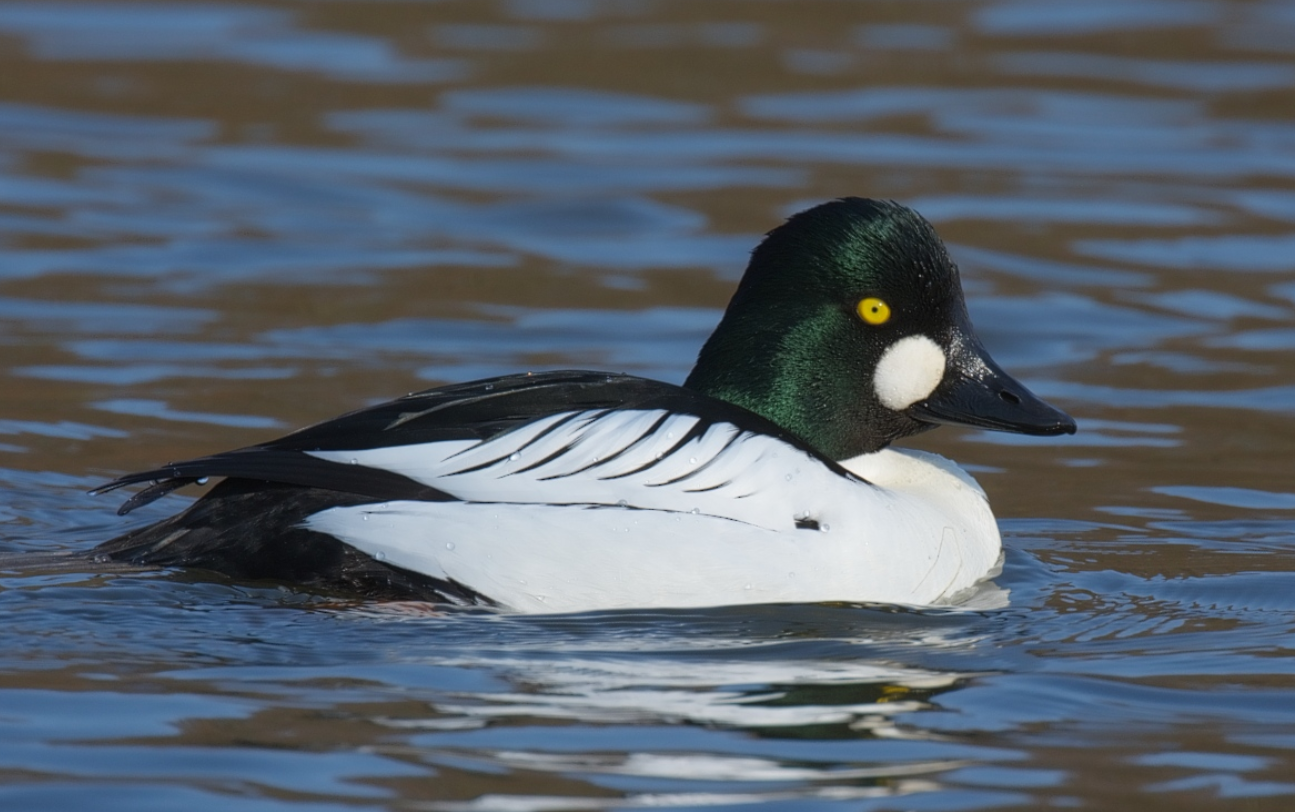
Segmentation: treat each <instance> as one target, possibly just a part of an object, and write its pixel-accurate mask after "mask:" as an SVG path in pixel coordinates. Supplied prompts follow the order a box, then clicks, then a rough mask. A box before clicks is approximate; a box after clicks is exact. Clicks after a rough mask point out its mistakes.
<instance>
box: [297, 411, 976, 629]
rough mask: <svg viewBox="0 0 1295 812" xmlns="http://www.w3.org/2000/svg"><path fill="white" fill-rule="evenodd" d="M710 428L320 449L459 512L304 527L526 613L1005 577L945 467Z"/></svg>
mask: <svg viewBox="0 0 1295 812" xmlns="http://www.w3.org/2000/svg"><path fill="white" fill-rule="evenodd" d="M700 425H701V424H700V423H699V420H698V418H696V417H692V416H688V415H673V414H668V413H666V412H662V411H613V412H601V411H595V412H580V413H567V414H563V415H553V416H550V417H546V418H544V419H542V420H539V421H536V422H535V423H532V424H529V425H527V426H525V427H523V428H522V429H519V430H517V431H513V432H509V433H507V434H503V435H499V436H497V437H494V438H491V439H490V440H486V441H476V440H462V441H451V442H441V443H427V444H422V445H412V446H397V447H390V448H382V449H373V450H364V451H341V452H315V456H318V457H321V458H324V459H329V460H334V461H341V462H350V461H352V460H354V461H355V463H356V464H359V465H368V466H372V467H376V468H383V469H386V470H390V471H396V472H399V473H401V474H404V475H406V476H409V477H411V478H413V479H415V480H418V481H419V482H422V483H424V484H427V485H430V486H432V487H435V488H437V489H439V490H441V491H443V492H446V493H449V494H451V495H453V496H455V497H457V498H459V499H462V500H464V501H463V502H415V501H401V502H389V503H383V504H374V505H361V506H356V507H346V508H333V509H330V510H327V511H323V512H321V513H318V514H316V515H314V516H312V517H310V518H309V519H308V520H307V522H306V526H308V527H310V528H311V529H314V530H318V531H321V532H325V533H329V534H331V535H333V536H336V537H337V538H339V539H341V540H342V541H345V542H346V543H348V544H351V545H352V546H354V547H356V548H358V549H360V550H362V551H364V552H365V553H368V554H370V555H373V556H375V557H377V558H380V559H382V560H386V561H389V562H390V563H393V564H395V565H397V566H401V567H404V568H406V569H411V570H415V571H418V572H422V573H425V574H428V575H431V576H434V577H438V578H451V579H453V580H455V581H457V582H458V583H461V584H463V585H465V586H468V587H470V588H471V589H473V590H475V591H477V592H479V593H481V594H483V595H486V596H488V597H490V598H492V599H494V600H495V601H497V602H499V603H501V604H503V605H504V606H507V607H511V608H513V609H517V610H521V611H531V612H565V611H583V610H591V609H608V608H622V607H687V606H710V605H722V604H743V603H766V602H784V601H786V602H813V601H830V600H840V601H869V602H882V603H901V604H916V605H929V604H936V603H944V602H950V601H952V600H954V599H956V598H957V597H958V596H959V594H961V593H965V592H967V591H968V590H969V589H970V588H971V587H973V586H974V585H975V584H976V583H977V582H979V581H981V580H983V579H984V578H986V577H989V576H990V575H992V574H993V572H994V570H995V568H996V566H997V562H998V559H999V554H1000V542H999V536H998V529H997V526H996V524H995V522H994V519H993V516H992V514H991V513H990V511H989V507H988V504H987V503H986V501H985V498H984V494H983V492H981V491H980V489H979V488H978V487H977V486H976V484H975V482H974V481H972V480H971V478H970V477H969V476H967V475H966V474H965V473H964V472H962V471H961V470H960V469H958V468H957V467H956V466H954V465H953V464H952V463H949V462H948V461H947V460H943V459H941V458H939V457H936V456H934V455H930V454H921V453H919V452H898V451H882V452H879V453H878V454H872V455H868V456H867V457H860V458H856V459H854V460H850V461H848V462H847V463H844V466H845V467H846V468H847V469H848V470H850V471H852V472H854V473H856V474H858V475H859V476H861V477H863V478H865V479H867V480H869V481H868V482H865V481H862V480H861V479H856V478H854V477H850V476H844V475H842V474H840V473H838V472H836V471H833V470H831V469H829V468H828V467H827V466H825V465H823V464H822V463H820V462H819V461H817V460H816V459H815V458H814V457H812V456H811V455H809V454H808V453H806V452H804V451H802V450H800V449H798V448H796V447H794V446H791V445H789V444H787V443H784V442H782V441H780V440H778V439H776V438H773V437H770V436H767V435H761V434H753V433H750V432H745V431H742V430H741V429H738V428H737V427H736V426H733V425H731V424H728V423H716V424H712V425H709V426H705V427H704V430H696V431H694V429H698V427H699V426H700ZM815 524H816V525H817V527H818V528H819V529H807V528H812V527H813V526H814V525H815Z"/></svg>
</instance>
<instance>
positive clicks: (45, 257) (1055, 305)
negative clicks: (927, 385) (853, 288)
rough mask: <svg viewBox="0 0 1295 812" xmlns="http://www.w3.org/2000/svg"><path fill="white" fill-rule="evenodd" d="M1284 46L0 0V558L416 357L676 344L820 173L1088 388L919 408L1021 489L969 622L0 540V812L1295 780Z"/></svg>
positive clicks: (715, 17)
mask: <svg viewBox="0 0 1295 812" xmlns="http://www.w3.org/2000/svg"><path fill="white" fill-rule="evenodd" d="M1292 42H1295V13H1292V11H1291V8H1290V7H1289V5H1288V4H1285V3H1281V2H1241V1H1240V0H1236V1H1233V2H1229V1H1228V0H1200V1H1199V2H1197V1H1194V0H1184V2H1174V1H1168V0H1122V2H1118V3H1116V2H1092V3H1082V4H1076V3H1053V2H1013V1H1011V0H1004V1H1003V2H989V1H988V0H986V1H984V2H981V1H978V0H966V2H944V1H941V2H921V1H920V0H908V2H904V3H880V2H876V3H839V2H826V1H820V0H801V1H800V2H797V3H785V2H773V1H772V0H768V1H757V2H723V1H722V0H706V2H682V1H679V2H667V1H666V0H500V1H499V2H460V1H459V0H443V1H442V2H351V1H349V0H334V1H333V2H311V3H304V2H277V3H276V2H268V1H267V2H258V3H250V2H249V3H243V2H225V3H181V2H121V3H108V2H92V1H90V0H86V1H85V2H58V3H51V2H35V1H34V0H32V1H30V2H0V341H3V346H4V350H5V351H4V354H3V370H4V372H5V374H6V377H7V379H8V385H7V386H6V387H5V389H4V393H3V397H2V398H0V403H2V404H3V408H0V457H2V459H3V466H2V467H0V479H3V483H4V488H5V492H6V495H7V499H6V500H5V504H3V505H0V521H2V522H3V523H4V524H3V526H4V528H5V530H6V532H5V535H4V541H5V546H6V548H7V549H22V550H31V549H51V548H63V549H66V548H76V549H84V548H87V547H88V546H90V545H91V544H93V543H94V542H96V541H99V540H102V539H103V538H106V537H107V536H109V535H112V534H115V533H116V532H118V531H119V530H120V529H121V528H122V527H123V526H124V525H123V521H122V520H119V519H117V518H116V517H115V516H114V515H113V511H114V509H115V507H116V505H115V504H111V503H109V502H108V501H105V500H103V499H100V500H91V499H89V498H88V497H86V496H85V495H84V490H85V489H87V488H89V487H91V486H93V485H95V484H98V483H99V482H100V481H102V480H103V479H105V478H107V477H108V476H110V475H111V474H114V473H119V472H122V471H126V470H135V469H139V468H141V467H144V466H149V465H152V464H155V463H158V462H162V461H165V460H168V459H173V458H181V457H189V456H193V455H195V454H199V453H203V452H206V451H214V450H219V449H225V448H230V447H235V446H238V445H243V444H246V443H249V442H255V441H258V440H262V439H265V438H266V437H267V436H269V435H270V434H274V433H277V432H281V431H283V430H286V429H288V428H290V427H295V426H298V425H302V424H305V423H309V422H313V421H315V420H319V419H322V418H326V417H329V416H332V415H334V414H337V413H340V412H342V411H345V410H348V409H351V408H354V407H356V406H358V405H361V404H364V403H368V402H371V401H372V400H374V399H378V398H385V397H388V396H391V395H395V394H400V393H402V392H405V391H409V390H413V389H416V388H421V387H424V386H427V385H430V384H433V383H438V382H443V381H449V380H461V379H466V378H470V377H475V376H479V375H488V374H495V373H502V372H506V371H512V370H516V369H522V368H541V367H557V366H597V367H605V368H612V369H618V370H621V369H623V370H629V371H635V372H639V373H642V374H649V375H654V376H659V377H664V378H667V379H670V380H680V379H682V377H683V376H684V374H685V373H686V371H687V369H688V367H689V366H690V364H691V361H692V358H693V355H694V353H695V351H696V348H697V347H698V346H699V345H700V343H701V341H702V339H703V338H704V337H705V335H706V334H707V333H708V332H709V330H710V328H711V326H712V325H713V323H714V321H715V320H716V319H717V317H718V311H719V308H721V307H722V306H723V305H724V303H725V302H726V300H727V297H728V295H729V293H730V291H731V289H732V285H733V282H734V281H735V279H736V276H737V274H738V273H739V272H740V270H741V268H742V266H743V265H744V260H745V256H746V253H747V252H748V251H749V250H750V248H751V247H752V246H753V245H754V243H755V241H756V240H757V239H758V235H759V234H760V233H761V232H763V231H764V230H767V229H768V228H770V227H772V226H773V225H774V224H776V223H777V222H778V220H779V219H780V218H781V217H782V216H784V215H785V214H787V213H789V212H791V211H793V210H795V209H797V208H800V207H803V206H804V205H805V204H806V203H808V202H812V201H818V200H822V199H826V198H830V197H833V196H838V195H845V194H863V195H868V196H873V197H888V198H895V199H898V200H901V201H903V202H905V203H908V204H910V205H913V206H914V207H916V208H918V209H919V210H920V211H922V212H924V213H925V214H926V215H927V216H928V217H930V218H931V219H932V221H933V222H935V224H936V226H937V228H938V229H939V231H940V232H941V233H942V234H943V235H944V236H945V238H946V239H947V241H948V242H949V243H950V245H951V248H952V250H953V252H954V255H955V258H956V259H958V260H959V262H960V263H961V265H962V267H963V272H964V277H965V282H966V284H967V288H968V293H969V296H970V306H971V310H972V316H973V319H974V320H975V321H976V323H977V325H978V327H979V328H980V329H981V331H982V333H983V334H984V337H985V339H986V342H987V343H988V344H989V345H990V347H991V349H992V350H993V352H994V353H995V355H996V357H998V359H999V360H1000V361H1001V362H1002V363H1003V365H1004V366H1005V367H1007V368H1009V369H1011V370H1012V371H1013V372H1016V373H1019V376H1020V377H1021V378H1023V379H1024V380H1026V381H1028V382H1029V383H1030V385H1031V386H1032V387H1034V388H1035V389H1036V390H1037V391H1039V392H1040V393H1042V394H1044V395H1045V396H1047V397H1049V398H1050V399H1053V400H1055V401H1056V402H1058V403H1060V404H1061V405H1063V406H1065V407H1066V408H1067V409H1069V410H1070V411H1072V412H1073V413H1074V414H1076V416H1077V417H1078V418H1079V419H1080V422H1081V427H1082V428H1083V431H1082V432H1081V433H1080V434H1078V435H1077V436H1075V437H1074V438H1066V439H1064V440H1062V441H1057V440H1053V439H1049V440H1047V441H1046V442H1035V441H1032V440H1022V439H1020V438H1012V437H1004V436H992V435H985V434H978V433H958V432H954V431H951V430H947V429H946V430H942V431H940V432H936V433H933V434H931V435H926V436H923V437H921V438H919V441H918V442H917V443H915V444H916V445H920V446H921V447H923V448H928V449H933V450H936V451H939V452H940V453H944V454H946V455H948V456H951V457H953V458H955V459H957V460H959V461H961V462H964V463H966V464H968V465H969V466H971V467H973V470H974V471H975V472H976V475H977V477H978V478H979V479H980V481H981V482H982V484H983V485H984V486H985V488H986V489H987V491H988V492H989V494H990V497H991V500H992V502H993V504H994V506H995V510H996V512H997V513H998V515H999V516H1000V517H1001V518H1002V520H1003V527H1004V531H1005V534H1006V537H1007V546H1008V551H1009V552H1008V560H1007V565H1006V569H1005V572H1004V575H1003V577H1002V578H1001V579H1000V585H1001V586H1003V587H1004V588H1005V589H1008V590H1010V592H1011V604H1010V606H1009V607H1008V608H1007V609H1005V610H1000V611H995V612H986V613H983V614H962V615H946V614H914V613H909V612H893V611H887V610H883V609H876V608H872V609H863V608H852V607H782V608H778V607H775V608H768V609H755V610H744V611H740V612H739V611H733V610H724V609H717V610H714V611H712V612H695V613H624V614H612V615H591V616H584V617H573V618H550V619H518V618H499V617H493V616H477V615H453V616H447V617H426V616H412V617H408V616H404V615H399V614H396V613H395V612H394V611H390V610H389V609H384V608H381V607H355V606H351V605H346V604H338V603H336V602H335V601H334V600H332V599H330V598H327V597H321V596H308V595H294V594H292V593H287V592H284V591H280V590H274V589H252V588H248V587H245V586H237V585H230V584H223V583H211V582H207V581H203V580H201V579H195V578H193V577H191V576H187V575H184V574H173V575H100V576H86V575H76V574H66V573H64V574H59V573H50V572H46V573H40V574H28V575H26V576H21V575H14V576H10V577H5V578H3V579H0V604H3V607H4V608H3V611H4V616H5V618H6V631H4V632H0V635H3V639H2V640H0V646H3V650H4V651H5V652H6V655H5V657H4V660H3V663H0V717H2V720H0V727H2V728H4V731H3V734H2V735H0V742H4V744H0V777H3V780H0V806H5V807H8V808H15V809H17V808H47V809H56V808H69V809H71V808H87V807H88V806H93V807H95V808H99V809H116V808H120V809H132V810H135V809H144V808H177V807H180V806H184V807H185V808H194V809H207V808H210V809H226V808H229V807H230V806H231V805H236V806H237V807H238V808H240V809H242V808H246V809H256V810H260V809H267V810H268V809H274V810H278V809H287V808H293V809H297V808H306V809H333V808H342V807H346V808H356V807H376V808H391V809H473V810H485V809H501V810H502V809H510V810H542V809H586V808H588V809H612V808H634V807H636V806H650V805H658V806H667V807H674V808H692V807H697V806H703V805H714V804H749V805H751V806H763V807H769V808H779V809H783V808H785V809H829V808H830V809H836V808H841V809H851V810H861V809H894V808H901V807H902V808H912V809H955V808H956V809H971V808H975V809H982V808H983V809H988V808H1007V807H1013V806H1015V807H1021V806H1025V807H1030V808H1045V807H1052V806H1057V807H1065V806H1076V807H1079V808H1093V809H1103V810H1106V809H1130V810H1132V809H1138V810H1142V809H1185V808H1197V807H1200V808H1210V809H1216V808H1234V807H1235V808H1246V809H1284V808H1286V807H1287V806H1288V805H1289V804H1290V798H1291V795H1292V794H1295V779H1293V778H1292V776H1293V775H1295V759H1293V758H1292V751H1295V739H1293V738H1292V737H1291V735H1290V733H1289V731H1290V729H1291V724H1292V722H1295V720H1293V719H1292V718H1290V717H1291V713H1292V710H1291V709H1292V708H1295V695H1293V693H1292V692H1293V691H1295V682H1293V681H1292V673H1293V669H1292V665H1291V663H1292V660H1291V656H1290V651H1291V644H1290V639H1289V638H1290V630H1291V628H1292V625H1293V623H1295V604H1293V603H1292V598H1291V595H1292V594H1295V590H1292V572H1293V571H1295V555H1293V554H1292V550H1293V549H1295V521H1292V519H1295V517H1293V516H1292V515H1291V513H1290V511H1291V508H1292V505H1295V496H1293V495H1292V491H1291V487H1290V485H1289V482H1288V480H1289V476H1288V472H1289V470H1290V465H1289V460H1290V459H1291V457H1292V452H1295V431H1292V430H1291V415H1292V412H1293V411H1295V383H1292V381H1295V360H1292V359H1295V354H1292V353H1291V352H1290V350H1291V349H1292V348H1295V329H1293V328H1292V327H1291V317H1292V314H1293V310H1292V307H1293V306H1295V280H1293V279H1292V270H1295V252H1293V251H1292V248H1293V247H1295V230H1293V228H1295V227H1293V226H1292V223H1295V119H1293V118H1292V116H1295V94H1292V87H1295V48H1293V47H1292V46H1291V43H1292ZM176 504H179V503H178V502H176ZM171 509H173V506H169V505H165V504H162V505H158V506H155V509H153V511H152V512H151V513H149V514H148V515H146V516H142V517H141V520H144V519H148V518H156V517H157V516H160V515H162V514H163V513H165V512H166V511H168V510H171Z"/></svg>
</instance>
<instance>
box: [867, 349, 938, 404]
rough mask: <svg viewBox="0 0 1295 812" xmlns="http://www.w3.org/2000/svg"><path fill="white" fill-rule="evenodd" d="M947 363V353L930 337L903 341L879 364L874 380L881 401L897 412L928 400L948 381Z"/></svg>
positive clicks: (874, 386)
mask: <svg viewBox="0 0 1295 812" xmlns="http://www.w3.org/2000/svg"><path fill="white" fill-rule="evenodd" d="M946 364H947V360H946V359H945V357H944V350H942V349H940V345H939V344H936V343H935V342H934V341H932V340H931V339H929V338H927V337H926V336H924V335H915V336H908V337H907V338H901V339H900V340H898V341H896V342H895V343H894V344H891V345H890V347H889V348H887V350H886V352H885V353H883V354H882V356H881V360H880V361H878V362H877V371H876V373H874V374H873V378H872V385H873V388H875V389H876V390H877V399H878V400H880V401H881V405H882V406H885V407H886V408H887V409H893V410H894V411H897V412H898V411H901V410H903V409H907V408H908V407H909V406H912V405H913V404H914V403H917V402H918V401H919V400H925V399H926V398H928V397H930V395H931V393H932V392H934V391H935V387H937V386H939V385H940V381H941V380H943V379H944V367H945V365H946Z"/></svg>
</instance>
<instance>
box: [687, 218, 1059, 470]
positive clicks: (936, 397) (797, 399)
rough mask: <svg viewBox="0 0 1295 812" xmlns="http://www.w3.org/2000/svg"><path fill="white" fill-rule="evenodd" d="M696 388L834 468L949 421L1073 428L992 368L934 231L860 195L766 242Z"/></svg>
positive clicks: (1028, 429) (703, 361)
mask: <svg viewBox="0 0 1295 812" xmlns="http://www.w3.org/2000/svg"><path fill="white" fill-rule="evenodd" d="M685 386H688V387H689V388H692V389H695V390H697V391H699V392H703V393H705V394H707V395H710V396H712V397H716V398H719V399H721V400H726V401H729V402H731V403H736V404H738V405H739V406H743V407H745V408H747V409H749V410H751V411H753V412H756V413H757V414H760V415H763V416H764V417H766V418H768V419H769V420H772V421H773V422H774V423H777V424H778V425H779V426H781V427H782V428H784V429H786V430H788V431H790V432H792V433H793V434H795V435H797V436H798V437H799V438H800V439H801V440H803V441H805V442H806V443H808V444H809V445H810V446H811V447H813V448H814V449H816V450H817V451H819V452H820V453H822V454H824V455H825V456H827V457H830V458H831V459H836V460H843V459H848V458H850V457H854V456H857V455H859V454H865V453H869V452H872V451H877V450H880V449H882V448H885V447H886V446H887V445H888V444H890V443H891V442H892V441H894V440H897V439H899V438H901V437H906V436H908V435H910V434H916V433H918V432H921V431H925V430H927V429H929V428H932V427H934V426H935V425H936V424H939V423H947V424H953V425H963V426H975V427H979V428H985V429H996V430H999V431H1012V432H1019V433H1022V434H1045V435H1051V434H1073V433H1074V431H1075V421H1074V420H1072V419H1071V418H1070V417H1069V416H1068V415H1066V414H1065V413H1064V412H1062V411H1060V410H1058V409H1055V408H1053V407H1052V406H1049V405H1048V404H1047V403H1045V402H1043V401H1042V400H1040V399H1039V398H1038V397H1036V396H1035V395H1034V394H1032V393H1031V392H1030V391H1029V390H1028V389H1026V388H1025V387H1024V386H1023V385H1022V384H1021V383H1020V382H1019V381H1017V380H1015V379H1014V378H1012V377H1011V376H1010V375H1008V374H1007V373H1006V372H1004V371H1003V370H1002V369H1000V368H999V366H998V365H997V364H996V363H994V360H993V359H992V358H990V357H989V353H988V352H986V351H985V348H984V346H982V345H981V343H980V339H978V338H977V337H976V333H975V331H974V330H973V329H972V326H971V319H970V317H969V316H968V315H967V305H966V302H965V300H964V299H963V297H962V284H961V282H960V281H959V279H958V269H957V267H956V266H955V265H954V264H953V262H952V261H951V260H950V259H949V255H948V252H947V251H946V250H945V248H944V244H943V243H941V242H940V239H939V237H937V236H936V235H935V230H934V229H933V228H932V227H931V224H930V223H928V222H927V221H926V220H924V219H923V218H922V217H921V216H920V215H918V214H917V213H916V212H914V211H912V210H911V209H907V208H905V207H903V206H900V205H898V204H896V203H891V202H885V201H878V200H865V199H862V198H845V199H842V200H835V201H832V202H830V203H825V204H823V205H821V206H817V207H815V208H812V209H809V210H808V211H804V212H801V213H800V214H797V215H795V216H794V217H792V218H791V219H790V220H788V221H787V222H786V223H785V224H783V225H782V226H779V227H778V228H776V229H774V230H773V231H771V232H769V235H768V236H767V237H766V238H765V240H764V242H762V243H761V244H760V245H759V246H758V247H757V248H756V249H755V251H754V253H753V254H752V255H751V264H750V265H749V266H748V267H747V270H746V274H745V275H744V276H743V277H742V282H741V283H740V284H739V285H738V288H737V292H736V293H735V294H734V295H733V300H732V301H731V302H730V303H729V306H728V310H727V311H726V312H725V313H724V318H723V320H722V321H721V322H720V324H719V327H718V328H716V330H715V333H714V334H713V335H712V336H711V337H710V339H709V340H708V341H707V342H706V344H705V346H704V347H703V348H702V351H701V354H700V356H699V357H698V359H697V366H696V368H695V369H694V370H693V372H692V374H691V375H690V376H689V377H688V380H687V382H686V384H685Z"/></svg>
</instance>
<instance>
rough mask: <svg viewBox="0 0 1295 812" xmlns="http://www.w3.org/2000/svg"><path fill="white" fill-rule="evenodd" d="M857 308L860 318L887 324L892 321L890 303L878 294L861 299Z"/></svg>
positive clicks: (874, 322) (868, 321) (870, 322)
mask: <svg viewBox="0 0 1295 812" xmlns="http://www.w3.org/2000/svg"><path fill="white" fill-rule="evenodd" d="M855 309H856V310H857V311H858V313H859V318H861V319H863V320H864V321H866V322H867V323H869V324H873V325H876V324H885V323H886V322H888V321H890V305H888V304H886V303H885V302H883V301H882V300H881V299H878V298H877V297H876V296H869V297H868V298H866V299H860V300H859V305H858V307H856V308H855Z"/></svg>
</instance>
